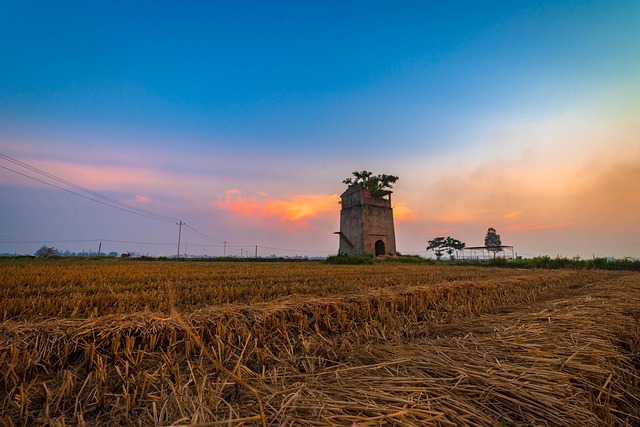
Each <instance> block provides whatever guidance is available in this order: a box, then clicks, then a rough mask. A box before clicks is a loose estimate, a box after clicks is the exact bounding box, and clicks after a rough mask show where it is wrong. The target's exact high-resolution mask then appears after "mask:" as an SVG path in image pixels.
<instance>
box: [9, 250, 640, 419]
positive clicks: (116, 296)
mask: <svg viewBox="0 0 640 427" xmlns="http://www.w3.org/2000/svg"><path fill="white" fill-rule="evenodd" d="M639 297H640V273H638V272H626V271H597V270H542V269H540V270H519V269H501V268H481V267H459V266H433V265H411V264H394V263H379V264H374V265H360V266H351V265H343V266H336V265H326V264H321V263H314V262H301V263H285V262H283V263H258V262H256V263H244V262H243V263H219V262H181V261H149V262H143V261H137V260H118V259H98V260H69V259H58V260H40V259H7V260H1V261H0V316H2V323H0V422H2V423H3V425H13V426H19V425H20V426H22V425H24V426H31V425H51V426H63V425H88V426H89V425H90V426H94V425H96V426H101V425H104V426H107V425H141V426H169V425H199V426H215V425H225V426H239V425H264V426H266V425H269V426H275V425H278V426H280V425H290V426H331V425H345V426H346V425H359V426H378V425H397V426H425V425H434V426H523V425H524V426H539V425H549V426H551V425H553V426H576V425H581V426H611V425H616V426H617V425H621V426H622V425H629V426H632V425H640V397H639V396H640V386H639V379H640V299H639Z"/></svg>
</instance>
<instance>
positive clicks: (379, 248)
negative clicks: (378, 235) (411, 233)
mask: <svg viewBox="0 0 640 427" xmlns="http://www.w3.org/2000/svg"><path fill="white" fill-rule="evenodd" d="M385 253H386V251H385V249H384V242H383V241H382V240H378V241H377V242H376V256H382V255H384V254H385Z"/></svg>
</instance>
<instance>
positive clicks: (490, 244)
mask: <svg viewBox="0 0 640 427" xmlns="http://www.w3.org/2000/svg"><path fill="white" fill-rule="evenodd" d="M484 246H485V247H486V248H487V250H488V251H491V252H493V256H494V257H495V256H496V252H501V251H502V247H501V246H502V240H500V235H499V234H498V233H496V229H495V228H493V227H489V229H488V230H487V235H486V236H485V237H484Z"/></svg>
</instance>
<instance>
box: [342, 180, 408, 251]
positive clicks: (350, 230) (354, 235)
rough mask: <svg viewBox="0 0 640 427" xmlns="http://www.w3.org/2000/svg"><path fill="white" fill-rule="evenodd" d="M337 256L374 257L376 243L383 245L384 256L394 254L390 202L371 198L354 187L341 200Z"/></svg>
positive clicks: (394, 244)
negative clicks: (368, 255)
mask: <svg viewBox="0 0 640 427" xmlns="http://www.w3.org/2000/svg"><path fill="white" fill-rule="evenodd" d="M340 197H341V199H342V201H341V203H342V209H341V210H340V232H341V236H340V249H339V252H340V253H344V254H347V255H357V254H363V253H368V254H371V255H375V254H376V242H377V241H379V240H380V241H382V242H383V243H384V248H385V251H384V252H385V254H388V253H392V252H396V238H395V230H394V225H393V209H392V208H391V200H390V198H389V199H386V198H377V197H371V193H370V192H369V191H368V190H367V189H363V188H362V187H360V186H357V185H353V186H351V187H349V188H348V189H347V191H345V192H344V193H343V194H342V195H341V196H340Z"/></svg>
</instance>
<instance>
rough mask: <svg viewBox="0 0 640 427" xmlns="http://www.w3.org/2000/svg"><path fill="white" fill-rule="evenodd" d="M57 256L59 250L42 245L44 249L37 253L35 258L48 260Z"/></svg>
mask: <svg viewBox="0 0 640 427" xmlns="http://www.w3.org/2000/svg"><path fill="white" fill-rule="evenodd" d="M56 255H59V252H58V250H57V249H56V248H50V247H48V246H47V245H42V247H41V248H40V249H38V250H37V251H36V253H35V256H37V257H41V258H48V257H52V256H56Z"/></svg>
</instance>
